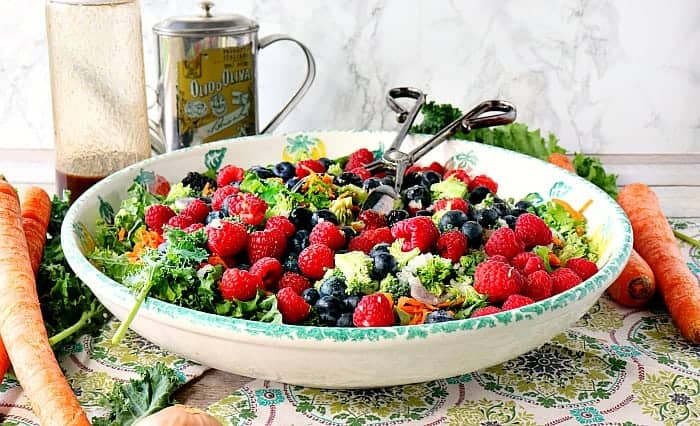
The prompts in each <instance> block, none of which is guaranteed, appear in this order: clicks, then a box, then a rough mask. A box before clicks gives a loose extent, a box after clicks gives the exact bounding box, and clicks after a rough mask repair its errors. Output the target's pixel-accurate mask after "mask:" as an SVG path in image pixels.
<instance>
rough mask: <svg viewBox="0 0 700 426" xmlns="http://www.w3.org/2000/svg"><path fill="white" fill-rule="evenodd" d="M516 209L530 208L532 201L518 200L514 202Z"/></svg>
mask: <svg viewBox="0 0 700 426" xmlns="http://www.w3.org/2000/svg"><path fill="white" fill-rule="evenodd" d="M514 207H515V208H516V209H521V210H526V211H527V209H529V208H532V203H531V202H529V201H527V200H520V201H518V202H517V203H515V206H514Z"/></svg>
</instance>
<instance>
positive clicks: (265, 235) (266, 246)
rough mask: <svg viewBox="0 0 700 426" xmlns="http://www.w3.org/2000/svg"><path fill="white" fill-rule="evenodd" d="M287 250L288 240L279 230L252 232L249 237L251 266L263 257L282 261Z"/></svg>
mask: <svg viewBox="0 0 700 426" xmlns="http://www.w3.org/2000/svg"><path fill="white" fill-rule="evenodd" d="M286 249H287V238H286V237H285V236H284V234H283V233H282V231H280V230H277V229H269V230H266V231H255V232H251V233H250V236H249V237H248V260H249V261H250V263H251V264H253V263H255V262H257V261H258V260H259V259H262V258H263V257H274V258H276V259H281V258H282V256H283V255H284V251H285V250H286Z"/></svg>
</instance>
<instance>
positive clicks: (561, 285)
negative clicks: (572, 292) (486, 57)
mask: <svg viewBox="0 0 700 426" xmlns="http://www.w3.org/2000/svg"><path fill="white" fill-rule="evenodd" d="M551 277H552V294H559V293H561V292H563V291H566V290H568V289H570V288H572V287H575V286H577V285H578V284H580V283H581V277H579V276H578V275H576V272H574V271H572V270H571V269H569V268H559V269H557V270H556V271H554V272H552V275H551Z"/></svg>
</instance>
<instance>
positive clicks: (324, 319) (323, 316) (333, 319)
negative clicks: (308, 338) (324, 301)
mask: <svg viewBox="0 0 700 426" xmlns="http://www.w3.org/2000/svg"><path fill="white" fill-rule="evenodd" d="M318 320H319V322H320V323H321V324H323V325H329V326H334V325H335V324H336V323H337V322H338V316H337V315H332V314H330V313H328V312H321V313H319V314H318Z"/></svg>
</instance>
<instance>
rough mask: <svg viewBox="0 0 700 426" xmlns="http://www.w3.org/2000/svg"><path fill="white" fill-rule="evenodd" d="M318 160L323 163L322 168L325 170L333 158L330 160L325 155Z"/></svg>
mask: <svg viewBox="0 0 700 426" xmlns="http://www.w3.org/2000/svg"><path fill="white" fill-rule="evenodd" d="M318 162H319V163H321V164H322V165H323V168H324V169H325V170H328V168H329V167H330V166H331V164H333V160H331V159H330V158H326V157H321V158H319V159H318Z"/></svg>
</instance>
